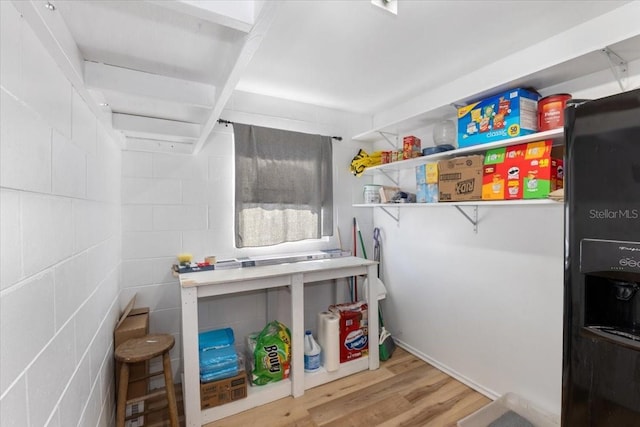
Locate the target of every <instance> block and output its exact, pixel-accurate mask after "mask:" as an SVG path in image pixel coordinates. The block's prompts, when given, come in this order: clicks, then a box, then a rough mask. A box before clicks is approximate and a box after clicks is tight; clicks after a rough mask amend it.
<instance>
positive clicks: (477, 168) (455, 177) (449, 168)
mask: <svg viewBox="0 0 640 427" xmlns="http://www.w3.org/2000/svg"><path fill="white" fill-rule="evenodd" d="M483 160H484V156H480V155H473V156H464V157H454V158H453V159H448V160H440V161H439V162H438V174H439V175H438V194H439V197H438V201H439V202H460V201H472V200H481V199H482V163H483Z"/></svg>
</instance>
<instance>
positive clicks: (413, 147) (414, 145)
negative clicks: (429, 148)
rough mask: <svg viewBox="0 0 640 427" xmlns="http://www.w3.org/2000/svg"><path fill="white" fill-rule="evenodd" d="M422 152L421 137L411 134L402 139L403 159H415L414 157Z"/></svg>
mask: <svg viewBox="0 0 640 427" xmlns="http://www.w3.org/2000/svg"><path fill="white" fill-rule="evenodd" d="M421 153H422V148H421V141H420V138H417V137H415V136H413V135H409V136H405V137H404V138H403V139H402V160H406V159H413V158H414V157H418V156H420V155H421ZM398 160H400V159H398Z"/></svg>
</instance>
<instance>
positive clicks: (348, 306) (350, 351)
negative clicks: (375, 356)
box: [329, 301, 369, 363]
mask: <svg viewBox="0 0 640 427" xmlns="http://www.w3.org/2000/svg"><path fill="white" fill-rule="evenodd" d="M329 311H330V312H332V313H334V314H336V315H338V316H340V363H345V362H349V361H351V360H354V359H358V358H360V357H362V356H367V355H368V354H369V328H368V326H367V319H368V315H367V303H366V302H365V301H358V302H354V303H345V304H335V305H332V306H330V307H329Z"/></svg>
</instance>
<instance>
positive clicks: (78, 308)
mask: <svg viewBox="0 0 640 427" xmlns="http://www.w3.org/2000/svg"><path fill="white" fill-rule="evenodd" d="M0 11H1V19H2V22H1V26H0V27H1V31H2V33H1V37H0V40H1V55H2V57H1V58H0V64H1V67H2V69H1V74H0V75H1V81H0V85H1V92H0V97H1V98H0V127H1V129H2V131H1V132H2V134H1V139H0V227H1V237H2V239H1V244H2V246H1V253H2V256H1V257H0V260H1V261H0V262H1V265H0V270H1V277H0V340H1V345H0V425H2V426H3V427H5V426H7V427H8V426H32V427H35V426H44V425H47V426H60V427H62V426H75V425H81V426H94V425H99V426H108V425H111V424H112V423H113V413H114V405H113V402H114V386H113V357H112V352H113V347H112V342H113V340H112V331H113V327H114V325H115V321H116V316H117V314H118V306H117V295H118V291H119V274H120V272H119V268H120V152H119V151H120V148H119V146H118V145H117V144H116V143H114V141H113V140H111V139H110V138H109V136H108V133H107V132H106V131H105V130H104V129H103V127H102V126H101V125H100V124H98V122H97V119H96V117H95V116H93V114H92V113H91V112H90V110H89V108H88V107H87V105H86V104H85V103H84V102H83V100H82V99H81V98H80V97H79V96H78V94H77V93H76V91H75V90H74V89H73V88H72V86H71V84H70V83H69V81H67V80H66V78H65V77H64V75H63V73H62V72H61V71H60V69H58V68H57V66H56V65H55V63H54V62H53V60H52V58H51V57H50V56H49V55H48V53H47V51H46V50H45V49H44V47H43V46H42V45H41V44H40V43H39V41H38V39H37V38H36V36H35V35H34V34H33V33H32V31H31V30H30V28H29V26H28V25H26V24H25V22H24V20H23V19H22V18H21V17H20V15H19V14H18V12H17V11H16V10H15V8H14V6H13V5H12V4H11V3H10V2H4V1H3V2H0Z"/></svg>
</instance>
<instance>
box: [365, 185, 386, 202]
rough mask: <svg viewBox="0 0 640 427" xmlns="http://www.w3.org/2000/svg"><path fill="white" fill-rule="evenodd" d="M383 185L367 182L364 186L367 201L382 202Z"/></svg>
mask: <svg viewBox="0 0 640 427" xmlns="http://www.w3.org/2000/svg"><path fill="white" fill-rule="evenodd" d="M380 188H382V186H381V185H375V184H367V185H365V186H364V191H363V196H364V202H365V203H380Z"/></svg>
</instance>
